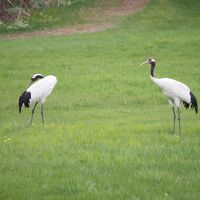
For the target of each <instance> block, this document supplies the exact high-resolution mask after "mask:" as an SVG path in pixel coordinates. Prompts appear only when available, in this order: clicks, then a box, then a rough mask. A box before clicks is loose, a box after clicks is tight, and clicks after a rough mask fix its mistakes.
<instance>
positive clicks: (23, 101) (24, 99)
mask: <svg viewBox="0 0 200 200" xmlns="http://www.w3.org/2000/svg"><path fill="white" fill-rule="evenodd" d="M30 99H31V93H30V92H27V91H25V92H23V93H22V95H21V96H20V97H19V113H21V111H22V106H23V105H24V106H25V107H28V108H29V103H30Z"/></svg>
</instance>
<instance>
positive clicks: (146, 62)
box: [140, 60, 149, 65]
mask: <svg viewBox="0 0 200 200" xmlns="http://www.w3.org/2000/svg"><path fill="white" fill-rule="evenodd" d="M148 63H149V61H148V60H146V61H145V62H143V63H141V64H140V65H144V64H148Z"/></svg>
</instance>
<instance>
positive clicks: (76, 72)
mask: <svg viewBox="0 0 200 200" xmlns="http://www.w3.org/2000/svg"><path fill="white" fill-rule="evenodd" d="M199 6H200V3H199V2H198V1H194V0H193V1H186V0H185V1H178V0H176V1H175V2H174V1H172V0H168V1H158V0H154V1H152V2H151V3H150V4H149V5H148V6H147V7H146V9H145V11H144V12H142V13H139V14H137V15H136V16H131V17H128V18H126V20H125V21H124V23H123V24H122V25H121V27H119V28H117V29H115V30H110V31H106V32H102V33H93V34H76V35H71V36H61V37H47V38H41V39H40V38H38V39H36V38H35V39H34V38H33V39H26V40H16V41H3V40H2V41H0V55H1V60H0V67H1V84H0V97H1V112H0V119H1V120H0V127H1V128H0V160H1V165H0V176H1V179H0V199H15V200H16V199H48V200H49V199H52V200H55V199H59V200H60V199H70V200H71V199H152V200H155V199H159V200H160V199H181V200H182V199H199V196H200V190H199V179H200V156H199V151H200V142H199V141H200V140H199V139H200V138H199V137H200V136H199V131H200V126H199V115H195V114H194V112H193V111H185V110H184V109H182V111H181V114H182V128H183V130H182V132H183V135H182V137H181V138H178V137H175V136H173V135H171V134H170V133H169V132H170V129H171V125H172V123H171V122H172V121H171V114H172V113H171V110H170V109H169V106H167V101H166V99H165V98H164V97H163V96H162V94H161V93H160V91H159V90H158V89H157V88H156V87H155V86H154V85H153V84H152V83H151V81H150V80H149V67H147V66H144V67H140V66H139V63H141V62H143V61H144V59H146V58H147V57H148V56H155V57H156V58H157V60H158V67H157V68H156V71H155V74H156V75H157V76H159V77H164V76H166V77H172V78H176V79H178V80H181V81H183V82H185V83H186V84H188V85H189V86H190V87H191V88H192V89H193V91H194V94H195V95H196V96H197V98H198V97H199V96H200V92H199V90H198V88H199V81H198V78H199V72H200V70H199V51H200V46H199V41H200V37H199V28H198V27H199V25H200V24H199V22H200V15H199V13H198V8H199ZM35 72H41V73H44V74H55V75H56V76H57V78H58V84H57V86H56V88H55V90H54V92H53V94H52V95H51V96H50V97H49V99H48V101H47V103H46V106H45V119H46V124H45V128H44V129H42V125H41V123H40V115H39V112H36V116H35V119H34V123H35V124H34V125H33V126H32V127H31V128H30V127H28V120H29V117H30V110H27V109H26V110H24V111H23V113H22V115H19V114H18V113H17V109H18V108H17V100H18V96H19V94H20V93H21V92H22V91H23V89H24V86H25V85H26V84H28V78H29V76H30V75H31V74H33V73H35ZM37 110H38V111H39V107H38V108H37Z"/></svg>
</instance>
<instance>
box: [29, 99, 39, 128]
mask: <svg viewBox="0 0 200 200" xmlns="http://www.w3.org/2000/svg"><path fill="white" fill-rule="evenodd" d="M37 104H38V102H36V103H35V105H34V107H33V110H32V115H31V121H30V125H32V122H33V115H34V112H35V107H36V106H37Z"/></svg>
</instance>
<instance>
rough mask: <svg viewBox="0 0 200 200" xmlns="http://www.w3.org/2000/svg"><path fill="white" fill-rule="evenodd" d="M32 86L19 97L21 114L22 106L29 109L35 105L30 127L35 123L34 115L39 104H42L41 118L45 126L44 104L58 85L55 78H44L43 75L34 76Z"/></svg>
mask: <svg viewBox="0 0 200 200" xmlns="http://www.w3.org/2000/svg"><path fill="white" fill-rule="evenodd" d="M31 81H32V84H31V85H30V86H29V87H28V89H27V90H26V91H24V92H23V93H22V95H21V96H20V97H19V113H21V110H22V106H25V107H27V108H29V105H30V104H34V103H35V105H34V107H33V109H32V115H31V121H30V125H31V124H32V121H33V115H34V111H35V108H36V106H37V104H38V103H41V117H42V123H43V126H44V113H43V109H44V103H45V101H46V98H47V97H48V96H49V95H50V94H51V92H52V90H53V88H54V87H55V85H56V83H57V78H56V77H55V76H52V75H49V76H46V77H44V76H43V75H42V74H34V75H33V76H32V78H31Z"/></svg>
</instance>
